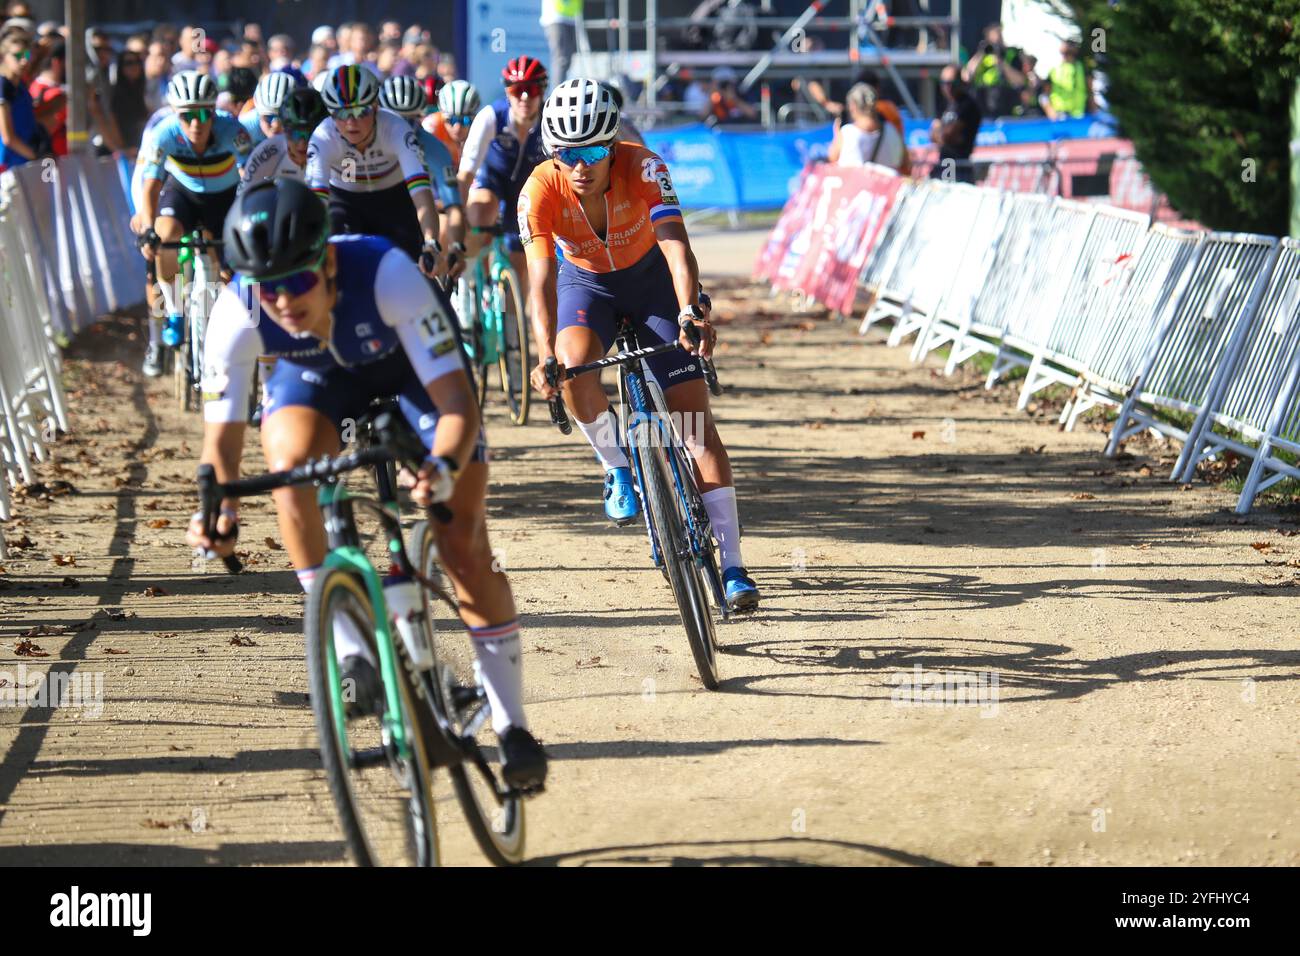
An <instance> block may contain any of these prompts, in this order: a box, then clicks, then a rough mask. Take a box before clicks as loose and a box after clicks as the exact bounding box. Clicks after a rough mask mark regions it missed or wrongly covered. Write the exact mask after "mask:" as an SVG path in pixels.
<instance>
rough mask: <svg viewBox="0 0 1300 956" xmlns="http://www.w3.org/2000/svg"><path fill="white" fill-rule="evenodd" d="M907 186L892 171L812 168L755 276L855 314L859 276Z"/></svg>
mask: <svg viewBox="0 0 1300 956" xmlns="http://www.w3.org/2000/svg"><path fill="white" fill-rule="evenodd" d="M901 182H902V180H901V179H899V177H898V176H897V175H896V174H895V173H893V172H892V171H891V170H886V169H882V168H879V167H867V168H863V167H846V166H833V165H829V164H823V165H820V166H817V167H815V168H813V169H810V170H809V171H808V172H807V173H806V174H805V175H804V179H803V182H802V184H801V185H800V188H799V191H798V193H797V194H796V195H795V197H794V198H793V199H792V200H791V201H790V202H789V203H787V204H786V208H785V210H784V211H783V212H782V214H781V218H780V220H779V221H778V222H777V224H776V227H775V228H774V229H773V230H772V235H771V236H770V237H769V238H768V241H767V244H766V245H765V246H764V248H763V250H762V252H761V253H760V254H759V258H758V262H757V263H756V264H755V266H754V274H755V275H756V276H758V277H761V278H766V279H768V280H770V281H771V282H772V284H773V286H775V287H777V288H781V289H798V290H800V291H801V292H803V293H804V294H805V295H808V296H810V297H812V298H814V299H816V300H817V301H819V302H822V303H825V304H826V305H827V306H828V307H829V308H832V309H835V310H836V311H839V312H845V313H848V312H852V311H853V300H854V298H855V297H856V295H857V285H858V277H859V276H860V275H861V274H862V269H863V267H864V266H865V265H866V261H867V257H868V256H869V255H870V254H871V250H872V248H873V247H874V246H875V243H876V239H877V238H878V237H879V235H880V228H881V226H882V225H883V223H884V221H885V218H886V215H887V214H888V212H889V210H890V208H891V207H892V206H893V203H894V197H895V196H896V195H897V193H898V187H899V184H900V183H901Z"/></svg>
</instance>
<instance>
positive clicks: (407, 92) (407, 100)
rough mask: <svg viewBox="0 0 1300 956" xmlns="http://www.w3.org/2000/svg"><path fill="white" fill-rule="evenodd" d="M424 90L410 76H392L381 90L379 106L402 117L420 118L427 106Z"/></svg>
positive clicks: (385, 81)
mask: <svg viewBox="0 0 1300 956" xmlns="http://www.w3.org/2000/svg"><path fill="white" fill-rule="evenodd" d="M427 102H428V101H427V100H426V99H425V97H424V88H423V87H421V86H420V84H419V82H418V81H417V80H415V79H413V78H412V77H409V76H390V77H389V78H388V79H386V80H384V83H383V85H382V86H381V87H380V88H379V105H380V106H381V107H383V108H384V109H386V110H392V111H393V112H394V113H398V114H400V115H402V116H413V115H415V116H418V115H422V114H423V113H424V107H425V106H426V105H427Z"/></svg>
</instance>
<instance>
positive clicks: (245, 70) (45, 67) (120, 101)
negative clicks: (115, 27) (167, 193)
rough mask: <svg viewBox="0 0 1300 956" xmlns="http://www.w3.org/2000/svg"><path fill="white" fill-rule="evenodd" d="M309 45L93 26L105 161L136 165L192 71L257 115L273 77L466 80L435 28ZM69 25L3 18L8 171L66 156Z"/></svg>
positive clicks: (91, 90) (90, 118)
mask: <svg viewBox="0 0 1300 956" xmlns="http://www.w3.org/2000/svg"><path fill="white" fill-rule="evenodd" d="M310 39H311V42H310V43H309V44H307V45H306V46H305V47H300V46H299V44H298V43H297V41H296V40H295V39H294V38H293V37H291V36H289V35H288V34H283V33H281V34H275V35H273V36H271V37H267V38H264V37H263V35H262V29H261V27H260V26H259V25H258V24H256V23H247V24H245V25H244V26H243V30H242V33H241V34H239V35H234V34H226V35H223V36H221V37H220V38H217V37H214V36H213V35H212V34H210V33H209V32H208V31H206V30H204V29H203V28H202V27H200V26H198V25H194V24H182V25H176V24H171V23H159V24H158V25H156V26H155V27H154V28H153V29H152V30H151V31H148V32H139V33H132V34H129V35H110V34H109V33H107V32H106V31H104V30H102V29H100V28H97V27H92V28H90V29H89V30H87V31H86V34H85V36H84V38H82V42H84V44H85V49H86V64H87V65H86V80H87V83H86V88H87V104H86V106H87V124H88V128H89V134H90V137H91V142H92V144H93V147H94V149H95V150H96V151H97V152H98V153H99V154H101V155H109V154H111V155H114V156H123V157H126V158H127V159H128V160H134V158H135V153H136V150H137V149H138V146H139V143H140V140H141V136H142V133H143V131H144V129H145V127H146V124H147V123H148V121H149V118H150V116H152V115H153V114H154V113H156V112H157V111H158V110H159V109H161V108H163V107H164V106H165V105H166V96H167V83H168V81H169V80H170V79H171V77H172V76H173V75H175V74H176V73H179V72H181V71H182V70H198V71H200V72H203V73H207V74H208V75H210V76H211V77H212V79H213V80H214V82H216V84H217V88H218V89H219V90H220V91H221V93H220V96H219V99H218V103H217V105H218V107H219V108H221V109H227V110H230V111H231V112H235V113H237V114H238V113H244V112H248V111H251V110H253V109H254V104H253V100H252V91H253V88H254V87H255V86H256V84H257V81H258V79H260V78H261V77H262V76H263V75H265V74H266V73H270V72H273V71H282V72H287V73H290V74H291V75H293V76H294V78H295V80H307V81H310V80H313V79H315V78H316V77H318V76H320V75H323V74H324V73H325V72H326V71H327V70H330V69H333V68H334V67H337V66H343V65H349V64H355V65H360V66H363V67H365V68H366V69H369V70H371V71H372V72H373V73H374V74H375V75H376V76H377V77H378V78H379V79H381V80H382V79H386V78H387V77H389V76H409V77H412V78H414V79H416V80H421V81H422V80H424V79H425V78H426V77H430V76H435V77H437V78H438V79H439V80H441V81H443V82H447V81H450V80H453V79H456V77H457V68H456V61H455V57H454V56H453V55H452V54H450V53H447V52H444V51H442V50H439V49H438V47H437V46H436V45H435V44H434V43H433V41H432V39H431V34H430V31H429V30H428V29H426V28H425V27H422V26H420V25H418V24H412V25H409V26H406V27H403V25H402V24H401V23H399V22H397V21H395V20H387V21H384V22H383V23H381V24H380V26H379V29H378V31H376V30H375V28H374V27H373V26H372V25H371V24H369V23H363V22H353V23H344V24H340V25H338V26H337V27H335V26H319V27H317V28H316V29H315V30H313V31H312V34H311V38H310ZM68 42H70V38H69V37H68V30H67V27H66V26H64V25H61V24H59V23H56V22H54V21H46V22H44V23H39V24H38V23H36V22H35V21H34V20H33V19H32V16H31V5H30V4H28V3H25V2H21V0H11V2H6V3H5V4H4V7H3V17H2V18H0V172H3V171H4V170H6V169H9V168H11V167H15V166H19V165H21V164H23V163H26V162H31V161H33V160H35V159H38V158H40V157H42V156H62V155H64V154H66V153H67V151H68V139H67V120H68V106H67V89H66V83H67V44H68Z"/></svg>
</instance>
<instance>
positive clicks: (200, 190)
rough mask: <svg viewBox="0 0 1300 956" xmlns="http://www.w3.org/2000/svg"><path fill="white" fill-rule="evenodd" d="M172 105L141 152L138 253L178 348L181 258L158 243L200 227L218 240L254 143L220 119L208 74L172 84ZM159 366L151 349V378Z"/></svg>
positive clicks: (187, 74)
mask: <svg viewBox="0 0 1300 956" xmlns="http://www.w3.org/2000/svg"><path fill="white" fill-rule="evenodd" d="M167 102H168V103H169V104H170V105H171V107H172V109H173V110H175V111H176V112H175V115H174V116H172V117H170V118H169V119H165V120H163V121H162V122H161V123H159V124H158V125H157V126H155V127H154V129H153V131H152V132H151V133H150V134H149V136H148V137H147V141H146V143H145V146H144V148H143V149H142V150H141V151H140V158H139V162H140V163H142V164H143V165H144V172H143V182H144V189H143V191H142V195H141V197H140V198H141V203H140V206H141V208H140V219H141V221H142V222H146V223H151V226H150V227H149V228H148V229H147V230H145V232H144V233H143V234H142V236H141V245H140V251H141V254H142V255H144V257H145V258H146V259H153V258H155V255H156V257H157V260H158V261H157V263H156V272H157V276H158V283H159V285H160V287H161V292H162V296H163V301H164V305H165V307H166V310H167V319H166V324H165V326H164V327H163V329H162V343H163V344H165V345H168V346H175V345H177V344H178V343H179V342H180V340H181V333H182V328H181V314H180V307H179V303H178V302H177V301H176V295H175V289H174V288H173V287H172V282H173V280H174V279H175V277H176V272H177V257H176V250H175V249H158V248H156V243H157V242H159V241H161V242H177V241H179V240H180V238H181V237H182V236H183V235H185V234H187V233H189V232H192V231H193V230H194V229H195V228H198V227H202V229H203V230H204V232H205V233H206V234H208V235H210V236H213V237H216V236H219V235H220V234H221V229H222V225H223V224H224V222H225V218H226V212H227V210H229V209H230V204H231V203H233V202H234V201H235V189H236V187H237V186H238V185H239V167H241V166H242V165H243V163H244V160H245V158H246V157H247V156H248V152H249V149H250V143H249V139H248V133H247V132H245V131H244V128H243V127H242V126H240V125H239V123H238V121H236V120H235V118H234V117H233V116H231V115H230V114H229V113H222V112H218V111H217V109H216V102H217V87H216V84H215V83H213V82H212V80H211V78H209V77H208V76H206V75H205V74H203V73H199V72H198V71H196V70H186V71H184V72H181V73H177V74H176V75H175V76H174V77H172V79H171V82H170V83H169V84H168V85H167ZM164 179H165V180H166V185H164ZM160 358H161V354H160V351H159V349H158V344H157V343H154V342H150V343H149V349H148V351H147V352H146V353H145V374H146V375H149V374H154V375H157V374H161V371H162V369H161V363H160V361H159V360H160Z"/></svg>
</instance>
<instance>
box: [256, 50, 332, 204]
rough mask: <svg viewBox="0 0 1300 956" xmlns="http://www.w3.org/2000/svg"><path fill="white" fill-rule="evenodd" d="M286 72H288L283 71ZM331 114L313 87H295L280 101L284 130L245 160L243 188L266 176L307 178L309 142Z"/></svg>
mask: <svg viewBox="0 0 1300 956" xmlns="http://www.w3.org/2000/svg"><path fill="white" fill-rule="evenodd" d="M280 75H284V74H280ZM328 115H329V113H328V112H326V110H325V101H324V100H322V99H321V95H320V94H319V93H317V92H316V91H315V90H313V89H312V88H311V87H310V86H302V87H299V88H297V89H295V90H291V91H290V92H289V93H288V94H287V95H286V96H285V98H284V100H283V102H281V103H280V111H279V116H278V120H279V123H280V128H281V129H282V130H283V132H280V133H276V134H275V135H274V136H272V137H270V138H269V139H266V140H263V141H262V143H260V144H259V145H258V146H256V147H255V148H254V149H253V151H252V152H251V153H250V154H249V155H248V159H247V160H246V161H245V163H244V171H243V176H242V181H241V182H240V184H239V191H240V192H241V193H242V192H243V191H244V190H245V189H247V188H248V187H249V186H250V185H252V184H253V183H257V182H261V181H262V180H263V179H296V180H298V181H299V182H303V181H305V180H306V178H307V144H308V143H309V142H310V140H311V136H312V133H314V132H315V131H316V127H317V126H319V125H320V124H321V123H322V122H323V121H324V120H325V118H326V117H327V116H328Z"/></svg>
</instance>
